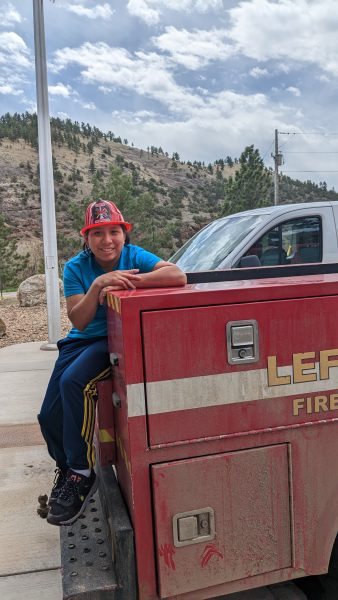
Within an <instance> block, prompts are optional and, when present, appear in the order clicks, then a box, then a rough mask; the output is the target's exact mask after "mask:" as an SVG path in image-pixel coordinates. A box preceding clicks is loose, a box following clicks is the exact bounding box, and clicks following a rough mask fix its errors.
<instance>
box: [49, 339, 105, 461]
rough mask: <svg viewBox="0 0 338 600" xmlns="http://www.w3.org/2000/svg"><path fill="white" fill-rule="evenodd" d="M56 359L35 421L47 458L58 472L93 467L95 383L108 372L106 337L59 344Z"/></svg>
mask: <svg viewBox="0 0 338 600" xmlns="http://www.w3.org/2000/svg"><path fill="white" fill-rule="evenodd" d="M57 345H58V349H59V357H58V359H57V361H56V363H55V367H54V370H53V373H52V376H51V378H50V381H49V384H48V387H47V391H46V395H45V399H44V401H43V403H42V406H41V411H40V414H39V415H38V420H39V423H40V428H41V432H42V435H43V437H44V439H45V441H46V443H47V448H48V452H49V454H50V456H51V457H52V458H53V459H54V460H55V462H56V464H57V466H58V467H59V468H60V469H63V470H66V469H67V468H71V469H81V470H82V469H88V468H92V467H93V466H94V464H95V451H94V446H93V433H94V424H95V401H96V398H97V390H96V383H97V382H98V381H100V380H101V379H106V378H107V377H108V376H109V373H110V365H109V354H108V347H107V338H102V337H101V338H94V339H90V340H80V339H79V340H77V339H71V338H64V339H62V340H60V341H59V342H58V344H57Z"/></svg>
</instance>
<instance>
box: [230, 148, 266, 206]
mask: <svg viewBox="0 0 338 600" xmlns="http://www.w3.org/2000/svg"><path fill="white" fill-rule="evenodd" d="M239 165H240V168H239V170H238V171H236V173H235V176H234V177H229V179H228V180H227V181H226V183H225V202H224V204H223V207H222V214H223V215H229V214H232V213H235V212H240V211H242V210H250V209H252V208H258V207H260V206H266V205H268V204H270V203H271V188H272V178H271V173H270V172H269V171H268V170H267V169H266V168H265V166H264V162H263V160H262V158H261V157H260V155H259V151H258V150H257V149H256V150H255V149H254V146H253V145H252V146H247V147H246V148H245V150H244V152H242V154H241V156H240V159H239Z"/></svg>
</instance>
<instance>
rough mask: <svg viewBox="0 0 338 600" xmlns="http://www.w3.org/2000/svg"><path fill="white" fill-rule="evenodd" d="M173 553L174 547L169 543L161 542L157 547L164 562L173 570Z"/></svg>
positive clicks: (174, 568) (174, 567)
mask: <svg viewBox="0 0 338 600" xmlns="http://www.w3.org/2000/svg"><path fill="white" fill-rule="evenodd" d="M174 554H175V549H174V548H173V546H171V545H170V544H162V546H161V547H160V549H159V555H160V556H163V558H164V562H165V564H166V565H167V567H169V569H172V570H173V571H175V570H176V566H175V562H174V559H173V555H174Z"/></svg>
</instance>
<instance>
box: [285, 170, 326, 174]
mask: <svg viewBox="0 0 338 600" xmlns="http://www.w3.org/2000/svg"><path fill="white" fill-rule="evenodd" d="M283 173H338V171H322V170H320V171H300V170H297V171H283V172H282V174H283Z"/></svg>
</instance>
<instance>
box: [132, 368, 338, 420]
mask: <svg viewBox="0 0 338 600" xmlns="http://www.w3.org/2000/svg"><path fill="white" fill-rule="evenodd" d="M313 372H314V371H311V373H313ZM316 372H317V378H318V363H316ZM290 373H291V366H288V367H279V368H278V374H279V375H289V374H290ZM130 387H131V386H128V390H129V388H130ZM337 388H338V369H333V368H332V369H330V379H323V380H320V379H317V381H311V382H305V383H291V384H288V385H276V386H268V384H267V370H266V369H257V370H252V371H240V372H239V371H236V372H233V373H222V374H220V375H205V376H203V377H189V378H186V379H172V380H168V381H155V382H149V383H147V384H146V389H147V406H148V414H150V415H154V414H160V413H166V412H174V411H178V410H187V409H192V408H204V407H209V406H219V405H222V404H235V403H238V402H250V401H253V400H261V399H271V398H278V397H283V396H297V395H299V396H300V397H304V396H306V395H308V394H313V393H318V392H319V393H320V392H325V391H326V390H335V389H337ZM128 397H129V391H128ZM128 414H129V415H130V412H129V409H128ZM138 414H141V413H138ZM142 414H144V413H142ZM131 416H137V415H136V414H135V413H133V414H132V415H131Z"/></svg>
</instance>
